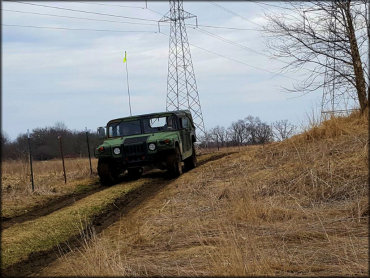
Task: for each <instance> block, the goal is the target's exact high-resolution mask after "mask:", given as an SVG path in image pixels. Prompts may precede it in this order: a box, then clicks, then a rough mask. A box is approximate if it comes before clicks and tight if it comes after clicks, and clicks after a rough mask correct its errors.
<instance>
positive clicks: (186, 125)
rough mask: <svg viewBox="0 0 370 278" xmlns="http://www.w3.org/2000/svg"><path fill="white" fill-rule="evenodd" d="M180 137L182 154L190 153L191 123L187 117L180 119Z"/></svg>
mask: <svg viewBox="0 0 370 278" xmlns="http://www.w3.org/2000/svg"><path fill="white" fill-rule="evenodd" d="M180 127H181V129H180V136H181V141H182V148H183V153H187V152H189V151H191V149H192V146H191V139H190V137H191V122H190V120H189V118H188V117H187V116H182V117H180Z"/></svg>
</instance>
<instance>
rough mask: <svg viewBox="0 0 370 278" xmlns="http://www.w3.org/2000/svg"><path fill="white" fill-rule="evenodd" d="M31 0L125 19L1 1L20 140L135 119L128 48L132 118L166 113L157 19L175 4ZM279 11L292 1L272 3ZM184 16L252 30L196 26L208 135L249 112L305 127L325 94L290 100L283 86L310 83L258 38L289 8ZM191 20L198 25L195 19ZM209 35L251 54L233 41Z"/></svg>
mask: <svg viewBox="0 0 370 278" xmlns="http://www.w3.org/2000/svg"><path fill="white" fill-rule="evenodd" d="M28 3H34V4H37V5H47V6H54V7H60V8H68V9H75V10H82V11H89V12H95V13H105V14H110V15H116V17H113V16H107V15H104V16H103V15H97V14H89V13H81V12H76V11H70V10H62V9H53V8H47V7H41V6H34V5H27V4H22V3H10V2H3V3H2V5H3V10H2V23H3V26H2V110H1V111H2V129H3V131H4V132H5V133H6V134H7V135H8V136H9V137H10V138H11V139H15V138H16V136H17V135H18V134H19V133H25V132H26V131H27V129H30V130H32V129H34V128H36V127H45V126H53V125H54V124H55V123H56V122H58V121H59V122H63V123H65V124H66V125H67V127H68V128H70V129H76V130H83V129H84V128H85V127H87V128H88V129H90V130H93V131H95V130H96V128H97V127H98V126H104V125H105V124H106V123H107V121H109V120H110V119H113V118H118V117H124V116H128V115H129V107H128V97H127V83H126V71H125V65H124V64H123V62H122V59H123V55H124V51H127V58H128V71H129V83H130V92H131V104H132V110H133V114H143V113H150V112H158V111H164V110H165V107H166V106H165V105H166V103H165V102H166V93H167V92H166V91H167V83H166V82H167V62H168V37H167V36H165V35H163V34H159V33H158V27H157V23H156V20H159V19H160V18H161V14H162V15H164V14H165V13H166V12H167V11H168V10H169V4H168V2H167V1H163V2H149V1H148V3H147V7H148V9H147V8H146V6H145V2H144V1H143V2H139V1H136V2H104V3H105V4H104V5H101V3H102V2H64V3H63V2H28ZM99 3H100V4H99ZM270 3H271V2H270ZM273 5H275V6H283V5H284V4H283V3H279V2H273ZM220 6H221V7H220ZM222 7H224V8H226V9H227V10H225V9H223V8H222ZM184 9H185V10H186V11H188V12H190V13H192V14H194V15H197V17H198V23H199V24H200V25H211V26H217V27H220V26H224V27H225V26H226V27H232V28H240V29H246V30H232V29H222V28H210V27H204V26H202V27H199V29H200V30H197V29H196V28H191V27H190V26H189V27H188V28H187V33H188V37H189V42H190V44H192V45H193V46H191V55H192V59H193V65H194V71H195V75H196V80H197V85H198V91H199V97H200V102H201V105H202V111H203V117H204V123H205V126H206V129H210V128H212V127H214V126H216V125H221V126H225V127H227V126H229V125H230V124H231V123H232V122H233V121H235V120H238V119H243V118H245V117H246V116H248V115H252V116H258V117H259V118H260V119H261V120H263V121H266V122H268V123H271V122H273V121H276V120H282V119H288V120H289V121H291V122H293V123H295V124H297V125H301V124H302V123H303V124H304V123H305V122H306V120H307V114H310V113H312V109H317V107H319V105H320V101H321V94H322V92H321V91H318V92H316V93H312V94H308V95H304V96H299V95H297V94H294V95H292V94H291V93H287V92H286V91H285V90H284V89H283V87H291V86H292V84H293V83H294V82H296V81H294V79H300V78H301V75H300V73H285V74H284V75H278V74H273V73H271V72H278V71H279V69H280V68H281V67H282V65H284V64H282V63H281V62H279V61H276V60H274V59H269V58H268V57H266V56H264V55H261V53H262V54H269V52H268V49H267V46H266V40H267V38H266V37H265V36H264V35H263V33H262V32H260V31H259V29H261V26H262V25H264V24H265V23H266V20H265V17H264V13H266V12H269V13H273V12H276V11H281V9H279V8H277V7H272V6H270V5H269V6H268V5H266V4H264V2H257V3H256V2H249V3H246V2H241V1H240V2H216V4H215V3H212V2H186V1H185V2H184ZM15 11H18V12H15ZM20 11H23V12H32V13H39V14H28V13H20ZM40 13H42V14H51V15H60V16H68V17H82V18H89V19H99V20H107V21H120V22H106V21H95V20H83V19H76V18H64V17H56V16H45V15H40ZM120 16H123V17H135V18H141V19H146V20H153V21H144V20H134V19H127V18H123V17H120ZM123 22H126V23H123ZM127 22H132V23H140V25H139V24H128V23H127ZM187 23H189V24H194V23H195V21H194V20H193V19H189V20H187ZM142 24H148V25H142ZM7 25H22V26H39V27H53V28H71V29H97V30H105V31H88V30H64V29H45V28H31V27H19V26H7ZM202 30H206V31H208V32H211V33H212V34H215V35H218V36H221V37H223V38H226V39H227V40H230V41H233V42H237V43H239V44H242V45H244V46H247V47H248V48H251V49H252V50H250V49H248V48H243V47H240V46H237V45H233V44H230V43H226V42H224V41H222V40H221V39H216V38H214V37H212V36H209V35H207V34H205V33H204V32H202ZM113 31H120V32H113ZM123 31H125V32H123ZM126 31H130V32H126ZM161 31H162V32H163V33H166V34H168V33H169V27H168V24H165V23H162V24H161ZM197 47H201V48H203V49H200V48H197ZM206 50H207V51H206ZM253 50H255V51H257V52H259V53H256V52H255V51H253ZM211 52H212V53H211ZM223 56H225V57H227V58H225V57H223ZM256 67H257V68H258V69H256Z"/></svg>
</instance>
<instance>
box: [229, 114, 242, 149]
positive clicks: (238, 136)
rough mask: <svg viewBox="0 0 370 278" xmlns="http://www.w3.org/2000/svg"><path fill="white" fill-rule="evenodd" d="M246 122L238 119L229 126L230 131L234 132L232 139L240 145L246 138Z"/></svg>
mask: <svg viewBox="0 0 370 278" xmlns="http://www.w3.org/2000/svg"><path fill="white" fill-rule="evenodd" d="M244 131H245V124H244V121H242V120H238V121H236V122H233V123H232V124H231V126H230V127H229V132H230V133H231V134H232V139H233V141H235V142H236V143H237V145H238V146H240V145H241V144H242V143H243V141H244V139H245V134H244Z"/></svg>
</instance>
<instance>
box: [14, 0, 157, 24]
mask: <svg viewBox="0 0 370 278" xmlns="http://www.w3.org/2000/svg"><path fill="white" fill-rule="evenodd" d="M12 2H13V3H20V4H25V5H32V6H39V7H44V8H51V9H58V10H66V11H72V12H79V13H87V14H95V15H104V16H111V17H121V18H127V19H133V20H142V21H152V22H157V20H154V19H146V18H139V17H129V16H122V15H113V14H107V13H98V12H91V11H84V10H76V9H69V8H62V7H56V6H48V5H42V4H35V3H26V2H20V1H12Z"/></svg>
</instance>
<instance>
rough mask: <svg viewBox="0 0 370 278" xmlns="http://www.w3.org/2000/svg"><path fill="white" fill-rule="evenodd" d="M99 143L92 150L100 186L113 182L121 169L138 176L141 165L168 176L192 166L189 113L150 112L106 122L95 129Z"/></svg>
mask: <svg viewBox="0 0 370 278" xmlns="http://www.w3.org/2000/svg"><path fill="white" fill-rule="evenodd" d="M98 133H99V135H100V136H104V137H105V140H104V142H103V144H101V145H100V146H98V147H97V148H96V149H95V157H96V158H98V174H99V177H100V181H101V182H102V183H104V184H112V183H115V182H116V181H117V179H118V176H119V175H120V174H121V173H123V172H124V171H125V170H127V171H128V174H129V175H130V176H132V177H136V178H138V177H140V175H141V174H142V172H143V167H144V166H150V167H151V168H159V169H162V170H164V169H167V170H168V171H169V172H170V174H171V176H173V177H177V176H180V175H181V174H182V171H183V163H184V166H185V169H187V170H189V169H192V168H194V167H196V164H197V159H196V155H195V148H194V142H195V140H196V137H195V127H194V123H193V119H192V116H191V113H190V111H188V110H179V111H173V112H162V113H153V114H146V115H139V116H132V117H126V118H119V119H114V120H111V121H109V122H108V124H107V126H106V129H105V128H103V127H100V128H98Z"/></svg>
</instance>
